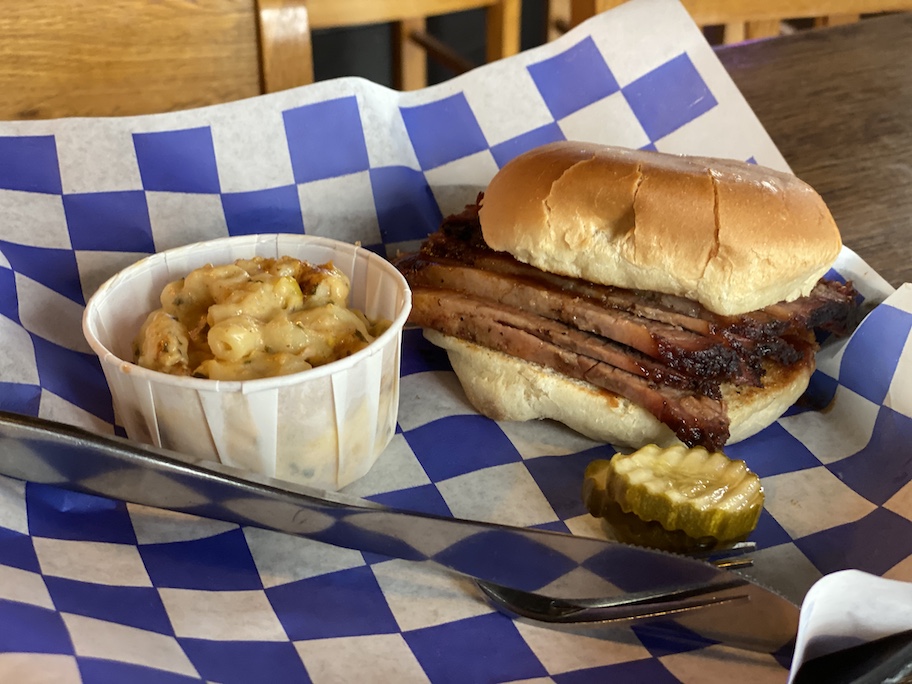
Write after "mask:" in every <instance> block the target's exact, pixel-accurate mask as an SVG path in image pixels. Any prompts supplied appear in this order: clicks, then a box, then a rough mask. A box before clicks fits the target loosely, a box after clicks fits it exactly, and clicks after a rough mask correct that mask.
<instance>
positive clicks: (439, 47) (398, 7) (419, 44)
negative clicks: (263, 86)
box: [260, 0, 522, 90]
mask: <svg viewBox="0 0 912 684" xmlns="http://www.w3.org/2000/svg"><path fill="white" fill-rule="evenodd" d="M292 5H296V6H297V7H296V9H295V12H296V16H297V17H299V20H300V22H301V23H300V25H299V27H298V29H299V31H302V32H303V33H304V35H308V34H309V31H308V29H314V30H317V29H326V28H338V27H349V26H359V25H364V24H377V23H392V24H393V85H394V86H395V87H396V88H398V89H400V90H414V89H416V88H423V87H424V86H425V85H427V61H426V58H427V57H428V56H429V57H431V58H433V59H436V60H437V61H438V62H440V63H442V64H443V65H444V66H447V67H449V68H450V69H451V70H453V71H454V72H455V73H463V72H465V71H468V70H469V69H471V68H472V67H473V66H475V65H474V64H472V63H470V62H469V61H468V60H466V59H465V58H464V57H463V56H462V55H460V54H459V52H458V50H455V49H453V48H452V47H450V46H448V45H445V44H443V43H442V42H441V41H439V40H437V39H436V38H434V37H433V36H431V35H429V34H428V33H427V31H426V27H425V19H426V18H427V17H433V16H438V15H441V14H449V13H452V12H458V11H463V10H469V9H478V8H481V7H484V8H485V10H486V35H487V41H486V51H487V61H488V62H493V61H495V60H498V59H501V58H502V57H508V56H510V55H514V54H516V53H517V52H519V46H520V15H521V5H522V0H298V1H297V2H295V1H294V0H260V6H261V7H262V8H263V9H262V13H261V14H262V18H263V22H264V24H265V23H267V22H270V21H272V20H273V18H274V20H275V21H277V22H282V21H283V19H282V13H283V12H286V11H288V8H289V6H292ZM305 24H306V26H305ZM265 56H267V57H268V52H267V53H266V55H265ZM305 68H306V69H308V70H309V74H310V78H311V79H312V78H313V63H312V61H311V62H309V63H308V64H306V65H305Z"/></svg>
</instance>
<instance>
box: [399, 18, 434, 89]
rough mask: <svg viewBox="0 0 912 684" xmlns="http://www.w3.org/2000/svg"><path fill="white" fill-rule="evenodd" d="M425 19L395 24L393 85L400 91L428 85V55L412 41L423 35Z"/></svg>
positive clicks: (405, 20) (408, 20) (406, 20)
mask: <svg viewBox="0 0 912 684" xmlns="http://www.w3.org/2000/svg"><path fill="white" fill-rule="evenodd" d="M424 30H425V21H424V18H423V17H422V18H415V19H404V20H402V21H398V22H396V23H395V24H393V85H394V86H395V87H396V88H397V89H399V90H418V89H419V88H424V87H425V86H426V85H427V54H426V53H425V51H424V49H423V48H422V47H421V46H419V45H418V44H417V43H415V42H414V41H413V40H412V35H413V34H415V33H421V34H423V33H424Z"/></svg>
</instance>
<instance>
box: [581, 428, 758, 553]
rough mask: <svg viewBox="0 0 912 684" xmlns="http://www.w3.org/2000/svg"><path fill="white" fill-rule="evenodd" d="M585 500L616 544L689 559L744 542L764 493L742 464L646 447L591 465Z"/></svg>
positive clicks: (698, 450) (698, 451) (696, 451)
mask: <svg viewBox="0 0 912 684" xmlns="http://www.w3.org/2000/svg"><path fill="white" fill-rule="evenodd" d="M583 501H584V503H585V504H586V508H587V509H588V510H589V512H590V514H592V515H593V516H595V517H599V518H602V519H604V520H605V522H606V523H607V524H608V525H609V526H610V527H611V529H612V530H613V532H614V533H615V536H616V537H617V539H618V541H622V542H626V543H631V544H638V545H641V546H651V547H655V548H661V549H665V550H668V551H676V552H682V553H687V552H692V551H696V550H704V549H712V548H716V547H720V546H726V545H730V544H733V543H736V542H739V541H742V540H744V539H745V538H746V537H747V536H748V535H749V534H750V533H751V532H752V531H753V530H754V528H756V526H757V522H758V521H759V519H760V513H761V511H762V510H763V502H764V494H763V487H762V485H761V483H760V478H759V477H757V475H756V474H755V473H753V472H751V470H750V469H749V468H748V467H747V464H746V463H745V462H744V461H741V460H733V459H730V458H728V457H727V456H726V455H725V454H723V453H721V452H709V451H707V450H706V449H703V448H702V447H695V448H687V447H685V446H683V445H680V446H673V447H668V448H661V447H658V446H655V445H648V446H646V447H643V448H642V449H639V450H637V451H635V452H633V453H631V454H615V455H614V456H613V457H612V458H611V459H610V460H606V459H600V460H596V461H593V462H592V463H590V464H589V466H588V467H587V468H586V473H585V476H584V480H583Z"/></svg>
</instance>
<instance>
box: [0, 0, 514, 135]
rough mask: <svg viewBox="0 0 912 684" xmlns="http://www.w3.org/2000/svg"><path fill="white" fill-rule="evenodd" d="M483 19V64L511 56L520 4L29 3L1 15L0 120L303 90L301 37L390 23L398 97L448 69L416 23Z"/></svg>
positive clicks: (466, 0) (309, 68) (297, 0)
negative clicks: (467, 16)
mask: <svg viewBox="0 0 912 684" xmlns="http://www.w3.org/2000/svg"><path fill="white" fill-rule="evenodd" d="M478 7H486V8H487V25H488V50H487V51H488V58H489V59H491V60H493V59H498V58H500V57H504V56H507V55H510V54H513V53H516V52H518V51H519V18H520V9H519V7H520V0H155V2H151V1H150V0H107V1H105V2H101V1H99V2H95V1H94V0H85V1H83V2H71V1H70V0H29V1H28V2H25V1H23V2H9V3H5V4H4V7H3V10H2V12H0V120H10V119H14V120H15V119H47V118H56V117H65V116H118V115H131V114H147V113H153V112H166V111H173V110H178V109H187V108H191V107H200V106H204V105H209V104H216V103H220V102H229V101H232V100H238V99H242V98H246V97H252V96H255V95H259V94H262V93H268V92H274V91H277V90H284V89H286V88H291V87H294V86H299V85H304V84H307V83H310V82H312V81H313V78H314V76H313V55H312V44H311V35H310V31H311V29H318V28H326V27H330V26H351V25H355V24H367V23H374V22H384V21H396V22H397V24H396V31H395V34H396V40H395V50H394V53H395V61H396V66H397V78H396V82H397V85H400V86H401V87H403V88H418V87H422V86H423V85H425V81H426V76H425V61H424V59H425V55H424V53H423V52H422V51H421V48H419V47H417V45H418V44H421V43H423V44H424V45H425V46H426V47H427V48H429V49H430V51H431V53H435V54H438V56H440V57H442V58H443V59H444V60H446V59H448V58H449V59H450V60H451V61H452V62H453V64H452V65H453V66H454V68H456V69H457V71H458V70H464V69H465V68H468V67H469V66H471V65H468V64H466V63H464V62H458V61H457V57H456V56H455V53H452V51H450V52H447V50H446V49H445V48H444V47H442V46H440V45H437V44H436V42H435V41H434V40H433V39H432V38H430V37H428V36H426V35H425V34H424V33H423V31H422V28H423V26H424V17H425V16H433V15H434V14H445V13H449V12H455V11H457V10H463V9H471V8H478Z"/></svg>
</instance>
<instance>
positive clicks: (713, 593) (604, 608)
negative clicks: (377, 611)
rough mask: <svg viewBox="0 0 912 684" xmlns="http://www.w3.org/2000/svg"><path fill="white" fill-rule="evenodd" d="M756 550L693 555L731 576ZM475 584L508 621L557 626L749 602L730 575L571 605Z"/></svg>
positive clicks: (745, 547)
mask: <svg viewBox="0 0 912 684" xmlns="http://www.w3.org/2000/svg"><path fill="white" fill-rule="evenodd" d="M756 546H757V545H756V544H755V543H753V542H742V543H740V544H736V545H734V546H732V547H730V548H728V549H725V550H722V551H716V552H703V553H697V554H693V555H694V556H695V557H697V558H701V559H704V560H708V561H709V562H711V563H712V564H713V565H715V566H716V567H719V568H724V569H729V570H731V569H735V568H742V567H748V566H751V565H752V564H753V561H752V560H751V559H750V558H747V557H746V554H748V553H751V552H752V551H754V550H755V549H756ZM475 584H477V585H478V587H479V588H480V589H481V591H482V593H483V594H484V595H485V597H486V598H487V599H488V601H489V602H490V603H491V604H493V605H494V607H495V608H497V609H498V610H500V611H501V612H503V613H506V614H508V615H510V616H511V617H524V618H528V619H530V620H538V621H542V622H556V623H577V622H621V621H633V620H641V619H646V618H657V617H665V616H670V615H673V614H677V613H681V612H684V611H688V610H695V609H697V608H705V607H707V606H712V605H715V604H719V603H725V602H728V601H739V600H745V599H747V598H748V593H747V592H746V591H744V590H741V591H738V589H740V588H742V587H744V586H745V585H746V584H748V581H747V580H746V579H744V578H742V577H740V576H739V575H735V574H732V578H731V580H730V581H728V582H725V583H718V582H717V583H713V584H711V585H706V584H692V585H687V586H680V587H675V588H673V589H664V590H658V591H645V592H639V593H633V594H624V595H622V596H615V597H611V598H598V599H573V600H568V599H559V598H553V597H550V596H545V595H543V594H538V593H534V592H528V591H521V590H519V589H514V588H512V587H505V586H503V585H500V584H496V583H494V582H489V581H485V580H480V579H476V580H475Z"/></svg>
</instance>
